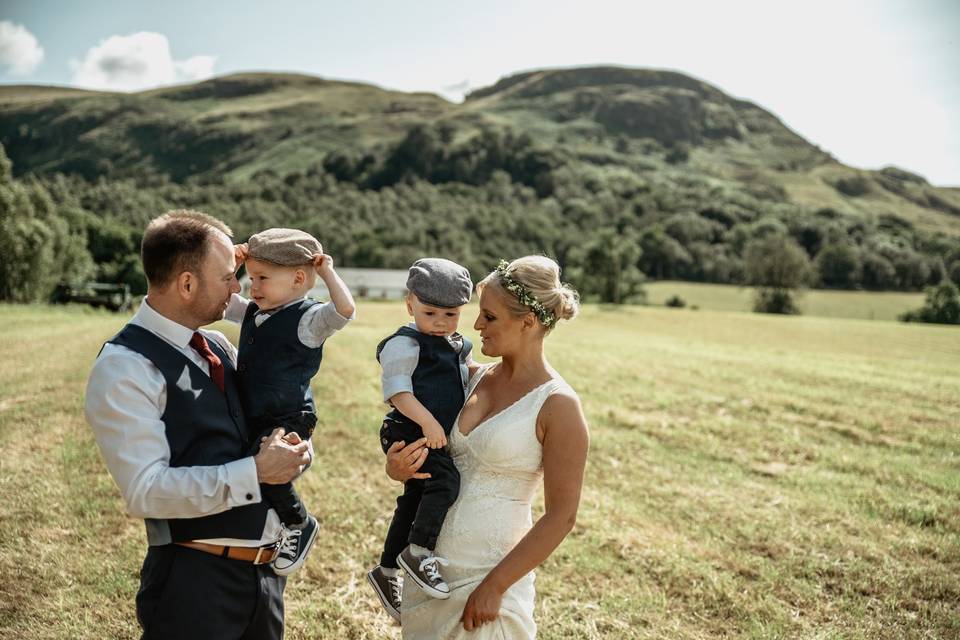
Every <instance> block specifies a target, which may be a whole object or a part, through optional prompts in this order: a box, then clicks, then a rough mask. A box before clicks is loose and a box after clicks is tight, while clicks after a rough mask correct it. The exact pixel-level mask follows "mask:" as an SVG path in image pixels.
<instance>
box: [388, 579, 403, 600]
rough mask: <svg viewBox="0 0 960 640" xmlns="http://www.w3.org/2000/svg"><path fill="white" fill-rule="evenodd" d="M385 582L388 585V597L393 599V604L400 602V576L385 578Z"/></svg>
mask: <svg viewBox="0 0 960 640" xmlns="http://www.w3.org/2000/svg"><path fill="white" fill-rule="evenodd" d="M387 582H389V583H390V595H391V597H392V598H393V601H394V602H400V601H402V600H403V579H402V578H401V577H400V576H393V577H392V578H391V577H389V576H388V577H387Z"/></svg>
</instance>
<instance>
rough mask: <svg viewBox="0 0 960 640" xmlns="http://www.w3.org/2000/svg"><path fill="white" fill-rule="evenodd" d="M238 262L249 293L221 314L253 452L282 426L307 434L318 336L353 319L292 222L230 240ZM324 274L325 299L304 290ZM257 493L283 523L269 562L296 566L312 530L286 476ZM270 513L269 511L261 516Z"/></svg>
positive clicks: (333, 276) (346, 294)
mask: <svg viewBox="0 0 960 640" xmlns="http://www.w3.org/2000/svg"><path fill="white" fill-rule="evenodd" d="M236 253H237V261H238V263H239V262H245V264H246V267H247V274H248V275H249V276H250V280H251V287H250V297H251V299H250V300H246V299H244V298H242V297H241V296H238V295H234V296H233V298H232V299H231V301H230V304H229V305H228V306H227V310H226V313H225V314H224V317H225V318H226V319H227V320H231V321H233V322H237V323H239V324H240V344H239V347H238V354H237V380H238V383H239V387H240V392H241V398H242V402H243V409H244V414H245V415H246V418H247V423H248V424H249V425H250V431H251V433H255V434H257V435H256V437H255V438H254V439H253V440H252V442H251V443H250V445H251V449H252V452H253V453H256V451H257V450H258V449H259V447H260V438H261V437H263V436H265V435H269V433H270V432H271V431H272V430H273V429H275V428H276V427H282V428H283V429H285V430H286V432H287V434H288V435H287V437H289V438H294V437H295V436H293V435H292V434H296V437H298V438H299V439H300V440H307V439H309V438H310V436H311V435H312V434H313V429H314V426H315V425H316V423H317V411H316V406H315V404H314V401H313V393H312V392H311V390H310V380H311V379H312V378H313V376H315V375H316V374H317V371H318V369H319V368H320V361H321V360H322V359H323V345H324V342H325V341H326V340H327V338H329V337H330V336H331V335H333V334H334V333H335V332H336V331H338V330H339V329H342V328H343V327H344V326H346V324H347V322H348V321H349V320H350V319H352V318H353V315H354V311H355V305H354V302H353V297H352V296H351V295H350V290H349V289H348V288H347V286H346V284H344V282H343V280H341V279H340V276H338V275H337V272H336V271H334V269H333V259H332V258H331V257H330V256H328V255H326V254H324V253H323V247H322V246H321V245H320V243H319V242H318V241H317V239H316V238H314V237H313V236H311V235H310V234H308V233H305V232H303V231H299V230H296V229H267V230H266V231H262V232H260V233H258V234H255V235H253V236H251V237H250V240H248V241H247V243H246V244H243V245H237V246H236ZM317 276H319V277H320V278H322V279H323V282H324V284H326V286H327V290H328V291H329V292H330V302H327V303H320V302H317V301H316V300H312V299H310V298H308V297H307V294H308V293H309V292H310V290H311V289H312V288H313V286H314V284H316V281H317ZM260 493H261V495H262V496H263V499H264V501H266V502H267V503H268V504H269V505H270V506H271V507H272V508H273V512H272V513H275V514H276V517H277V518H279V520H280V523H282V525H283V527H284V529H283V536H282V538H281V542H280V547H279V549H278V553H277V557H276V559H275V560H274V561H273V569H274V571H275V572H276V573H278V574H279V575H288V574H291V573H293V572H294V571H296V570H297V569H299V568H300V567H301V566H302V565H303V563H304V561H305V560H306V556H307V553H308V552H309V550H310V547H311V546H312V545H313V542H314V540H315V539H316V536H317V529H318V524H317V520H316V518H314V517H313V516H311V515H310V514H309V513H307V509H306V507H304V505H303V503H302V502H301V501H300V496H299V495H298V494H297V492H296V490H295V489H294V488H293V485H292V484H291V483H287V484H282V485H276V484H262V485H260ZM268 517H274V516H272V515H271V516H268Z"/></svg>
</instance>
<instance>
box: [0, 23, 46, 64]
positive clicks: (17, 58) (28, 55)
mask: <svg viewBox="0 0 960 640" xmlns="http://www.w3.org/2000/svg"><path fill="white" fill-rule="evenodd" d="M42 61H43V47H41V46H40V43H39V42H37V39H36V38H35V37H34V35H33V34H32V33H30V32H29V31H27V29H26V27H24V26H23V25H19V24H14V23H12V22H9V21H7V20H4V21H2V22H0V64H2V65H3V66H5V67H7V70H8V71H9V72H10V73H11V74H13V75H17V76H25V75H29V74H30V73H33V70H34V69H36V68H37V67H38V66H39V65H40V63H41V62H42Z"/></svg>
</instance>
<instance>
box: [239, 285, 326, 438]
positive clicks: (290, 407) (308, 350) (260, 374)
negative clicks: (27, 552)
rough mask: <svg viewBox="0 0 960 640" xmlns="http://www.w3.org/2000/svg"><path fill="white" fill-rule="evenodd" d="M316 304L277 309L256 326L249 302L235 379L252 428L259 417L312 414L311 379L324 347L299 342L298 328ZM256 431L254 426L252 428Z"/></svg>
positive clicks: (307, 300) (304, 302) (255, 307)
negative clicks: (308, 311) (309, 345)
mask: <svg viewBox="0 0 960 640" xmlns="http://www.w3.org/2000/svg"><path fill="white" fill-rule="evenodd" d="M316 304H320V303H319V302H317V301H316V300H310V299H306V300H304V301H303V302H300V303H299V304H294V305H290V306H289V307H287V308H285V309H281V310H280V311H277V312H276V313H274V314H273V315H272V316H270V319H269V320H267V321H265V322H264V323H263V324H261V325H260V326H259V327H258V326H257V324H256V322H254V320H253V318H254V316H255V315H256V314H257V313H258V312H259V311H260V308H259V307H257V305H256V304H255V303H252V302H251V303H250V305H249V306H248V307H247V313H246V315H244V317H243V323H242V324H241V325H240V347H239V354H238V355H237V376H238V379H239V387H240V393H241V398H242V399H243V408H244V410H245V411H246V414H247V418H248V419H249V420H250V421H251V423H252V424H254V425H259V423H260V422H261V421H262V419H264V418H285V417H289V416H293V415H297V414H300V413H304V412H307V413H313V414H315V413H316V406H315V405H314V402H313V392H312V391H311V390H310V380H311V379H312V378H313V376H315V375H317V371H319V369H320V362H321V361H322V360H323V345H322V344H321V345H320V346H319V347H316V348H312V347H308V346H307V345H305V344H303V343H302V342H300V338H299V337H297V328H298V327H299V326H300V318H302V317H303V314H304V313H306V311H307V309H309V308H310V307H312V306H313V305H316ZM257 428H259V427H257Z"/></svg>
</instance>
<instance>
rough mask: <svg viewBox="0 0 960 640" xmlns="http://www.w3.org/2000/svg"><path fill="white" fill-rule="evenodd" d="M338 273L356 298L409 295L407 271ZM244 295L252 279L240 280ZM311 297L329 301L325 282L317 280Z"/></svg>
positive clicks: (350, 270) (344, 270)
mask: <svg viewBox="0 0 960 640" xmlns="http://www.w3.org/2000/svg"><path fill="white" fill-rule="evenodd" d="M337 273H338V274H339V275H340V277H341V278H343V281H344V282H346V283H347V286H348V287H349V288H350V292H351V293H352V294H353V296H354V297H355V298H365V299H367V300H399V299H401V298H403V296H404V295H405V294H406V293H407V270H406V269H361V268H354V267H338V268H337ZM240 286H241V287H242V288H243V294H244V295H247V294H248V293H249V292H250V277H249V276H247V275H244V276H243V278H241V279H240ZM310 297H312V298H319V299H323V300H326V299H329V297H330V292H328V291H327V287H326V285H324V284H323V280H321V279H319V278H317V286H315V287H314V288H313V289H311V290H310Z"/></svg>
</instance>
